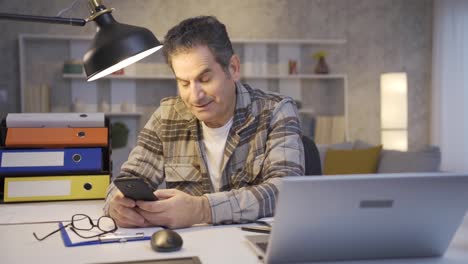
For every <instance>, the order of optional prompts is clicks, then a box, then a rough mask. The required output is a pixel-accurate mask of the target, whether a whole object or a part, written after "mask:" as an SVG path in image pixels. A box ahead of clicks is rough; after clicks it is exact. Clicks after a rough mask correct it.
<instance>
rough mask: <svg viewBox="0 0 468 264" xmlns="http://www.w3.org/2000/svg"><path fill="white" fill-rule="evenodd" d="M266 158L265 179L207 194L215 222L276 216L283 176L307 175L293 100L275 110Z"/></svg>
mask: <svg viewBox="0 0 468 264" xmlns="http://www.w3.org/2000/svg"><path fill="white" fill-rule="evenodd" d="M270 126H271V127H270V128H271V131H270V133H269V134H268V136H267V142H266V151H265V159H264V161H263V168H262V171H261V173H262V178H263V182H262V183H260V184H258V185H254V186H249V187H242V188H240V189H234V190H231V191H227V192H218V193H211V194H205V196H206V197H207V198H208V200H209V202H210V206H211V213H212V222H213V224H230V223H245V222H250V221H253V220H256V219H258V218H262V217H269V216H273V214H274V212H275V205H276V199H277V197H278V189H279V184H280V182H281V177H283V176H300V175H304V147H303V145H302V140H301V134H302V132H301V129H300V123H299V118H298V114H297V108H296V106H295V105H294V103H293V102H292V100H291V99H284V100H283V101H281V102H280V103H279V104H278V106H277V107H276V109H275V110H274V111H273V117H272V120H271V122H270Z"/></svg>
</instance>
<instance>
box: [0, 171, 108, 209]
mask: <svg viewBox="0 0 468 264" xmlns="http://www.w3.org/2000/svg"><path fill="white" fill-rule="evenodd" d="M109 182H110V176H109V175H102V174H101V175H70V176H68V175H67V176H14V177H8V176H7V177H5V187H4V202H29V201H55V200H85V199H102V198H105V197H106V191H107V187H108V186H109Z"/></svg>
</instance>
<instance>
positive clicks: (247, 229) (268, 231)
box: [241, 226, 271, 234]
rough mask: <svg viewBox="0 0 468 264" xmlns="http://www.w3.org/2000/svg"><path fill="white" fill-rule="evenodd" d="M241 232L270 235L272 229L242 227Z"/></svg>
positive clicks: (267, 227) (265, 227)
mask: <svg viewBox="0 0 468 264" xmlns="http://www.w3.org/2000/svg"><path fill="white" fill-rule="evenodd" d="M241 230H243V231H249V232H256V233H265V234H269V233H270V232H271V227H269V226H242V227H241Z"/></svg>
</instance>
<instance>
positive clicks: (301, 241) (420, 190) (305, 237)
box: [266, 173, 468, 263]
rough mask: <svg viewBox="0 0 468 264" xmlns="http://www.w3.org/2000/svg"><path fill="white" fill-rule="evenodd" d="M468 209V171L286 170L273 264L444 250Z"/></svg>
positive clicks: (271, 249)
mask: <svg viewBox="0 0 468 264" xmlns="http://www.w3.org/2000/svg"><path fill="white" fill-rule="evenodd" d="M467 208H468V175H461V174H448V173H425V174H422V173H417V174H416V173H414V174H378V175H376V174H373V175H346V176H318V177H317V176H316V177H312V176H300V177H285V178H283V183H282V186H281V188H280V194H279V201H278V205H277V211H276V215H275V226H274V228H273V231H272V234H271V236H270V240H269V245H268V249H267V256H266V261H267V263H283V262H306V261H328V260H351V259H375V258H408V257H430V256H440V255H442V254H443V253H444V252H445V250H446V249H447V247H448V245H449V243H450V241H451V240H452V237H453V235H454V233H455V231H456V230H457V228H458V227H459V225H460V224H461V221H462V220H463V217H464V215H465V212H466V210H467Z"/></svg>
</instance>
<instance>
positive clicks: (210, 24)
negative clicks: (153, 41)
mask: <svg viewBox="0 0 468 264" xmlns="http://www.w3.org/2000/svg"><path fill="white" fill-rule="evenodd" d="M199 45H202V46H207V47H208V48H209V49H210V51H211V53H212V54H213V56H214V58H215V60H216V62H217V63H219V65H221V67H222V69H223V70H224V72H226V74H228V75H229V62H230V60H231V57H232V55H233V54H234V50H233V49H232V44H231V40H230V39H229V36H228V33H227V31H226V26H225V25H224V24H223V23H221V22H219V20H218V19H217V18H216V17H214V16H198V17H193V18H188V19H185V20H183V21H182V22H180V23H179V24H178V25H176V26H175V27H173V28H171V29H170V30H169V31H168V32H167V34H166V36H165V37H164V46H163V54H164V57H165V59H166V62H167V64H168V65H169V66H170V67H171V68H172V61H171V56H172V55H174V54H177V53H178V52H183V51H187V50H188V49H191V48H193V47H196V46H199Z"/></svg>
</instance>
